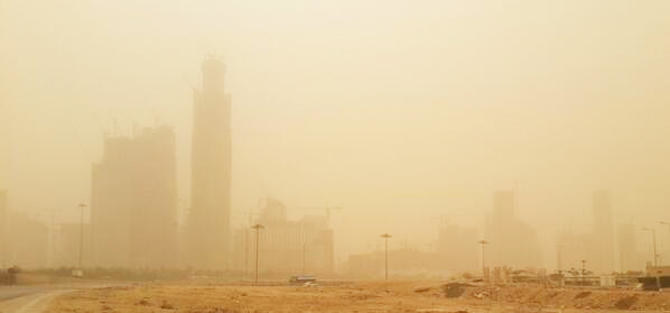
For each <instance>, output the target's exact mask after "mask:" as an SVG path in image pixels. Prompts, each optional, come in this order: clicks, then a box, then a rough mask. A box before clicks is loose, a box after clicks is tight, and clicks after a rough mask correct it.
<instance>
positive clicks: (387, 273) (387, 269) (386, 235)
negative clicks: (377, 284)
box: [381, 233, 391, 280]
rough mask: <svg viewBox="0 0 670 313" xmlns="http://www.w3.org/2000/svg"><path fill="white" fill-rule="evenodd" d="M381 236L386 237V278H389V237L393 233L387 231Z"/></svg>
mask: <svg viewBox="0 0 670 313" xmlns="http://www.w3.org/2000/svg"><path fill="white" fill-rule="evenodd" d="M381 237H382V238H384V280H389V238H391V235H389V234H386V233H385V234H382V235H381Z"/></svg>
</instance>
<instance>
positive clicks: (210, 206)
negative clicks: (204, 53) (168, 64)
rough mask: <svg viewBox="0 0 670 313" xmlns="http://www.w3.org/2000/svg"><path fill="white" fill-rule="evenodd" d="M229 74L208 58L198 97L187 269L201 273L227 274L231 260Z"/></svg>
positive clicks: (194, 119)
mask: <svg viewBox="0 0 670 313" xmlns="http://www.w3.org/2000/svg"><path fill="white" fill-rule="evenodd" d="M224 74H225V68H224V65H223V63H222V62H221V61H220V60H218V59H216V58H211V57H210V58H207V59H206V60H205V61H204V62H203V64H202V89H194V91H193V102H194V103H193V140H192V151H191V208H190V212H189V216H188V236H189V240H188V246H189V247H188V249H187V250H188V253H189V256H188V260H187V264H188V265H190V266H193V267H195V268H201V269H225V268H227V267H228V265H229V264H228V263H229V260H230V258H227V254H228V252H229V251H230V184H231V127H230V107H231V101H230V96H229V95H227V94H226V93H225V89H224Z"/></svg>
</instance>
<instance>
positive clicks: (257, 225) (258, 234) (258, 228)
mask: <svg viewBox="0 0 670 313" xmlns="http://www.w3.org/2000/svg"><path fill="white" fill-rule="evenodd" d="M251 228H253V229H255V230H256V280H255V281H256V282H255V284H256V285H258V252H259V250H258V244H259V242H260V234H261V230H262V229H263V228H265V226H263V225H261V224H256V225H254V226H251Z"/></svg>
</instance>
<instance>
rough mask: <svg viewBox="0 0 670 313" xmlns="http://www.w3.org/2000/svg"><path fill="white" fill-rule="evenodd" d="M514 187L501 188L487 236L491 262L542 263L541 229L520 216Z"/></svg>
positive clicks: (507, 264) (514, 263)
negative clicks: (511, 188)
mask: <svg viewBox="0 0 670 313" xmlns="http://www.w3.org/2000/svg"><path fill="white" fill-rule="evenodd" d="M515 211H516V200H515V194H514V192H513V191H497V192H496V193H495V194H494V196H493V212H492V214H491V216H490V217H489V219H488V221H487V226H486V232H485V237H486V240H488V241H489V244H488V245H487V246H486V251H487V253H486V254H487V255H486V259H487V260H486V262H487V266H511V267H515V268H525V267H541V266H542V265H543V260H542V250H541V249H540V243H539V240H538V237H537V232H536V231H535V230H534V229H533V228H532V227H530V225H528V224H526V223H524V222H523V221H521V220H520V219H519V218H518V217H517V216H516V212H515Z"/></svg>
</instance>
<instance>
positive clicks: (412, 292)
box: [44, 282, 670, 313]
mask: <svg viewBox="0 0 670 313" xmlns="http://www.w3.org/2000/svg"><path fill="white" fill-rule="evenodd" d="M452 291H453V290H452ZM456 294H457V296H454V295H453V294H450V296H451V297H447V290H446V288H445V285H444V284H441V283H439V282H390V283H385V282H365V283H363V282H361V283H347V284H339V285H332V286H331V285H329V286H232V285H195V284H136V285H129V286H117V287H108V288H99V289H90V290H80V291H75V292H72V293H69V294H65V295H61V296H60V297H57V298H56V299H54V300H53V301H52V302H51V303H50V305H49V306H48V307H47V308H46V310H45V311H44V312H46V313H96V312H101V313H121V312H129V313H130V312H132V313H246V312H253V313H261V312H352V313H372V312H454V313H456V312H458V313H464V312H468V313H479V312H565V313H569V312H615V311H616V312H626V311H630V312H632V311H635V312H670V294H668V293H658V292H647V293H643V292H635V291H605V290H588V291H587V290H579V289H577V290H570V289H558V288H548V287H543V286H521V287H520V286H516V287H495V286H479V287H477V286H468V287H464V288H459V292H457V293H456Z"/></svg>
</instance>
